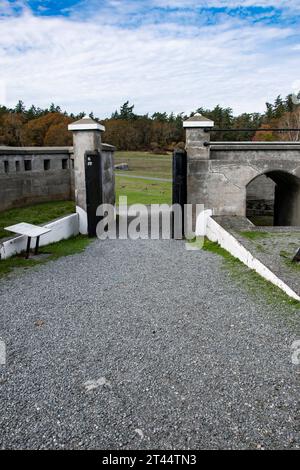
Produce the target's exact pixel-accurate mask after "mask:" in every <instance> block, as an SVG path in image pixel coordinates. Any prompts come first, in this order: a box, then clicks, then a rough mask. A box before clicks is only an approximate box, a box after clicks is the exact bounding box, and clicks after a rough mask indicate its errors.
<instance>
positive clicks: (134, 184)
mask: <svg viewBox="0 0 300 470" xmlns="http://www.w3.org/2000/svg"><path fill="white" fill-rule="evenodd" d="M119 196H127V203H128V204H137V203H139V204H170V203H171V200H172V185H171V183H166V182H162V181H151V180H147V179H131V178H123V177H122V176H116V198H117V199H116V203H117V204H118V201H119Z"/></svg>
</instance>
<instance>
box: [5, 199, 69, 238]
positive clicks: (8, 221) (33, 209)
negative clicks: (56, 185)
mask: <svg viewBox="0 0 300 470" xmlns="http://www.w3.org/2000/svg"><path fill="white" fill-rule="evenodd" d="M72 212H75V203H74V202H73V201H52V202H45V203H42V204H35V205H33V206H28V207H21V208H18V209H10V210H8V211H4V212H0V239H1V238H7V237H9V236H12V235H13V234H12V233H11V234H10V232H7V231H6V230H4V227H8V226H9V225H15V224H18V223H20V222H27V223H30V224H36V225H39V224H43V223H47V222H50V221H51V220H54V219H57V218H59V217H63V216H64V215H68V214H71V213H72Z"/></svg>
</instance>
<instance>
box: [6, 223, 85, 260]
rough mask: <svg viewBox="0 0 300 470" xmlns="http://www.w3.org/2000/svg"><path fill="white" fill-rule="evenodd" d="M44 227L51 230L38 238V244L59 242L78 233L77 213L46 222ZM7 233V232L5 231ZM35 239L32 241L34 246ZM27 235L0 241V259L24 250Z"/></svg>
mask: <svg viewBox="0 0 300 470" xmlns="http://www.w3.org/2000/svg"><path fill="white" fill-rule="evenodd" d="M45 227H47V228H50V229H51V232H49V233H46V234H45V235H43V236H41V238H40V246H45V245H49V244H50V243H55V242H59V241H61V240H65V239H67V238H71V237H74V236H76V235H78V234H79V217H78V214H71V215H68V216H66V217H63V218H61V219H58V220H55V221H53V222H50V223H48V224H47V225H45ZM7 233H8V232H7ZM34 243H35V241H34V240H33V241H32V246H34ZM26 244H27V237H25V236H23V235H22V236H18V237H15V238H10V239H9V240H5V241H4V242H2V243H1V242H0V260H2V259H7V258H10V257H11V256H14V255H16V254H18V253H22V251H25V250H26Z"/></svg>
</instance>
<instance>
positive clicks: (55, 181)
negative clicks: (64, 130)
mask: <svg viewBox="0 0 300 470" xmlns="http://www.w3.org/2000/svg"><path fill="white" fill-rule="evenodd" d="M101 147H102V150H101V153H102V165H103V197H104V202H109V203H114V199H115V196H114V193H115V185H114V172H113V167H114V166H113V153H114V147H112V146H110V145H107V144H102V146H101ZM73 166H74V160H73V147H31V148H29V147H20V148H17V147H0V211H4V210H7V209H11V208H14V207H22V206H25V205H28V204H35V203H39V202H45V201H53V200H70V199H74V197H75V196H74V192H75V189H74V170H73ZM112 201H113V202H112Z"/></svg>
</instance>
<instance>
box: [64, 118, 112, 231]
mask: <svg viewBox="0 0 300 470" xmlns="http://www.w3.org/2000/svg"><path fill="white" fill-rule="evenodd" d="M68 129H69V131H72V132H73V142H74V180H75V201H76V212H77V213H78V214H79V231H80V233H82V234H87V233H88V218H87V190H86V168H85V154H86V152H95V151H96V152H98V155H99V156H100V155H101V132H104V131H105V127H104V126H102V125H101V124H99V123H98V122H96V121H94V120H93V119H91V118H89V117H88V116H85V117H84V118H83V119H80V120H79V121H76V122H73V123H72V124H69V126H68ZM99 184H100V180H99Z"/></svg>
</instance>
